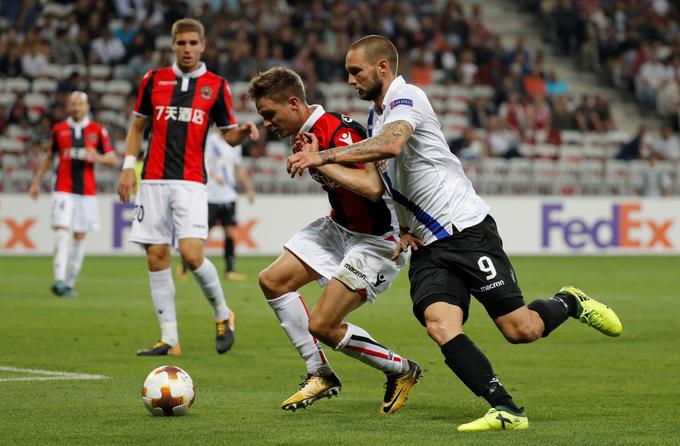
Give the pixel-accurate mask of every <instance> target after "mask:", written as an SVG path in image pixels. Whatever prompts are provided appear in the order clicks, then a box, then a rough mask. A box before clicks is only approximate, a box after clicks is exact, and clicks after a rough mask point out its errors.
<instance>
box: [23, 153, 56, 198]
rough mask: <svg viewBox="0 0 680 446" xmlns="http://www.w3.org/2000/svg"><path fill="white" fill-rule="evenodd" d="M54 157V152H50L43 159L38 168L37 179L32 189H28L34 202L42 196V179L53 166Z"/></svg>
mask: <svg viewBox="0 0 680 446" xmlns="http://www.w3.org/2000/svg"><path fill="white" fill-rule="evenodd" d="M52 157H53V155H52V152H48V153H47V155H46V156H45V158H43V160H42V161H41V162H40V166H38V171H37V172H36V173H35V178H33V182H32V183H31V187H30V188H29V189H28V193H29V194H30V195H31V198H33V199H34V200H35V199H37V198H38V195H39V194H40V182H41V181H42V177H43V176H44V175H45V172H47V169H49V168H50V166H52Z"/></svg>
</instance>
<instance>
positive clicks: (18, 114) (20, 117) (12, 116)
mask: <svg viewBox="0 0 680 446" xmlns="http://www.w3.org/2000/svg"><path fill="white" fill-rule="evenodd" d="M26 122H28V107H27V106H26V101H25V100H24V95H23V94H20V95H17V98H16V99H15V100H14V104H12V107H11V108H10V109H9V113H8V114H7V123H8V124H20V125H21V124H24V123H26Z"/></svg>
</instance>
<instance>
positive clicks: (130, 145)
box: [118, 116, 150, 203]
mask: <svg viewBox="0 0 680 446" xmlns="http://www.w3.org/2000/svg"><path fill="white" fill-rule="evenodd" d="M149 121H150V120H149V118H147V117H146V116H134V117H133V118H132V123H131V124H130V128H129V129H128V133H127V138H126V140H125V161H124V162H123V169H122V170H121V172H120V177H119V178H118V197H120V201H122V202H123V203H127V202H128V201H129V200H130V195H131V194H132V192H133V191H134V190H135V187H136V186H137V177H136V175H135V163H136V160H137V156H138V155H139V151H140V149H141V147H142V139H143V138H144V129H146V127H147V126H148V125H149Z"/></svg>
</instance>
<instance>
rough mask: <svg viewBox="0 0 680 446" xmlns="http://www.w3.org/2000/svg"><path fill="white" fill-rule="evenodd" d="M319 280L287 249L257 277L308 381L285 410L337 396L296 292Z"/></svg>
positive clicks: (285, 403) (334, 381) (285, 404)
mask: <svg viewBox="0 0 680 446" xmlns="http://www.w3.org/2000/svg"><path fill="white" fill-rule="evenodd" d="M320 278H321V276H320V275H319V273H317V272H316V271H315V270H314V269H312V268H311V267H310V266H309V265H307V264H306V263H305V262H303V261H302V260H301V259H300V258H298V257H296V256H295V255H294V254H293V253H292V252H290V251H289V250H288V249H285V250H284V251H283V253H282V254H281V255H280V256H279V257H278V258H277V259H276V260H275V261H274V262H273V263H272V264H271V265H269V266H268V267H267V268H265V269H264V270H263V271H262V272H261V273H260V274H259V277H258V281H259V284H260V288H261V289H262V292H263V294H264V296H265V298H266V299H267V303H268V304H269V305H270V306H271V308H272V310H273V311H274V313H275V314H276V317H277V318H278V319H279V322H280V325H281V328H282V329H283V331H284V332H285V333H286V335H287V336H288V338H289V339H290V341H291V343H292V344H293V346H294V347H295V348H296V349H297V351H298V353H299V354H300V357H302V359H303V361H304V362H305V367H306V369H307V378H306V379H305V381H304V382H302V383H301V385H300V388H299V389H298V391H296V392H295V393H294V394H293V395H291V396H290V397H289V398H287V399H286V400H285V401H283V403H282V404H281V408H282V409H284V410H296V409H299V408H304V407H307V406H308V405H310V404H312V403H313V402H314V401H316V400H317V399H319V398H323V397H327V396H331V395H337V394H338V393H339V391H340V388H341V383H340V380H339V379H338V377H337V376H336V375H335V373H333V371H332V369H331V368H330V366H329V364H328V360H327V359H326V354H325V353H324V351H323V349H322V348H321V346H320V344H319V341H318V340H317V339H316V338H315V337H313V336H312V335H311V334H310V332H309V313H308V311H307V306H306V305H305V302H304V300H303V298H302V296H301V295H300V293H299V291H298V290H299V289H300V287H302V286H303V285H305V284H307V283H309V282H312V281H314V280H318V279H320Z"/></svg>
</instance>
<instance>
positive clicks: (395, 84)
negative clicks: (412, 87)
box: [373, 76, 406, 113]
mask: <svg viewBox="0 0 680 446" xmlns="http://www.w3.org/2000/svg"><path fill="white" fill-rule="evenodd" d="M404 86H406V81H405V80H404V78H403V77H402V76H397V77H395V78H394V79H393V80H392V83H391V84H390V86H389V87H388V88H387V91H386V92H385V97H383V103H382V110H383V113H385V110H387V105H388V104H389V103H390V99H392V97H393V96H394V95H395V93H396V92H397V90H398V89H400V88H402V87H404ZM373 108H374V109H375V106H374V107H373Z"/></svg>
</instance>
